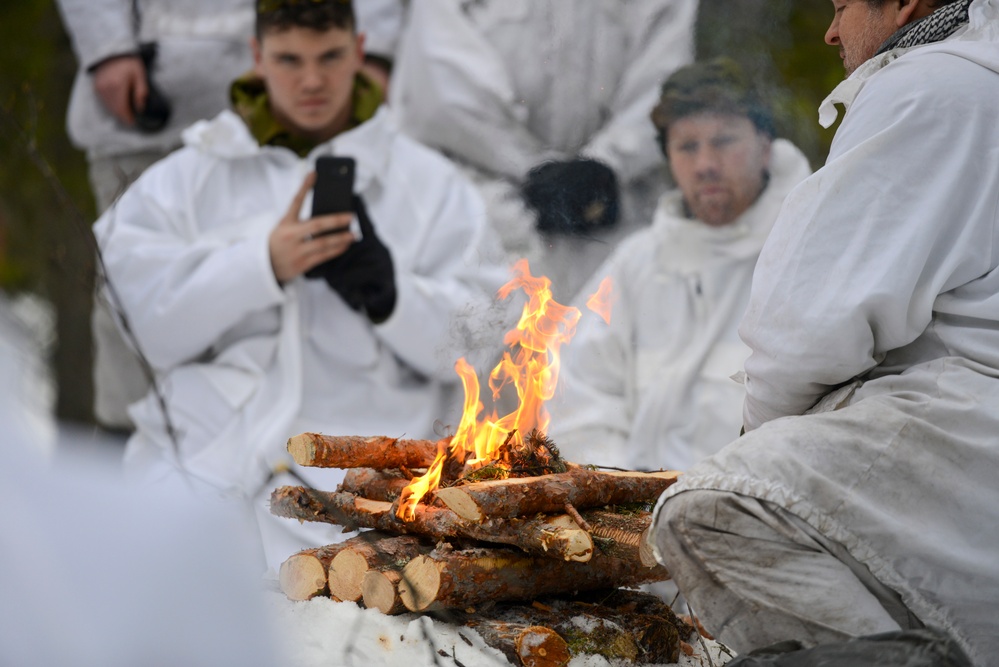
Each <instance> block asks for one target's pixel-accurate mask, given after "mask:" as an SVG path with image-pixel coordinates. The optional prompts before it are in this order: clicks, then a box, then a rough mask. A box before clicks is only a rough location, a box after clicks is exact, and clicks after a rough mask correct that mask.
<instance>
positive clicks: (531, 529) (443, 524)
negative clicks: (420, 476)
mask: <svg viewBox="0 0 999 667" xmlns="http://www.w3.org/2000/svg"><path fill="white" fill-rule="evenodd" d="M271 512H272V513H273V514H276V515H277V516H283V517H287V518H291V519H298V520H300V521H322V522H326V523H334V524H338V525H342V526H352V527H359V528H374V529H376V530H380V531H382V532H385V533H396V534H410V535H426V536H428V537H433V538H435V539H450V538H459V537H460V538H467V539H472V540H479V541H482V542H490V543H493V544H508V545H511V546H515V547H518V548H520V549H522V550H524V551H526V552H527V553H531V554H535V555H537V556H542V557H546V558H551V559H555V560H569V561H575V562H586V561H588V560H589V559H590V558H591V557H592V555H593V539H592V538H591V537H590V535H589V534H588V533H587V532H586V531H584V530H582V529H580V528H579V527H577V526H576V524H575V522H574V521H573V520H572V519H571V518H569V517H568V516H566V515H557V516H553V517H549V516H540V517H531V518H529V519H521V518H515V519H508V520H504V519H490V520H489V521H485V522H482V523H470V522H467V521H464V520H462V519H461V518H460V517H458V516H457V515H456V514H455V513H454V512H452V511H451V510H447V509H440V508H436V507H427V506H426V505H418V506H417V508H416V517H415V518H414V520H413V521H402V520H401V519H399V518H398V517H396V515H395V511H394V508H393V506H392V504H391V503H386V502H379V501H372V500H367V499H365V498H357V497H356V496H353V495H351V494H349V493H329V492H326V491H317V490H315V489H306V488H303V487H298V486H285V487H281V488H279V489H275V491H274V492H273V493H272V494H271Z"/></svg>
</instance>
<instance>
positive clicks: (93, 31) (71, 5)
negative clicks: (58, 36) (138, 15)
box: [58, 0, 139, 70]
mask: <svg viewBox="0 0 999 667" xmlns="http://www.w3.org/2000/svg"><path fill="white" fill-rule="evenodd" d="M58 6H59V11H60V13H61V14H62V19H63V23H64V24H65V26H66V30H67V32H69V36H70V39H71V41H72V44H73V50H74V51H75V52H76V57H77V60H78V61H79V63H80V67H81V69H84V70H88V69H90V68H91V67H93V66H94V65H96V64H98V63H99V62H101V61H102V60H105V59H107V58H110V57H111V56H117V55H122V54H128V53H137V52H138V50H139V45H138V41H137V39H136V35H135V33H134V30H133V18H132V2H131V0H58Z"/></svg>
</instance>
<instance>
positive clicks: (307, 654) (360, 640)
mask: <svg viewBox="0 0 999 667" xmlns="http://www.w3.org/2000/svg"><path fill="white" fill-rule="evenodd" d="M274 586H275V589H274V590H271V591H268V592H267V595H266V598H267V604H268V611H269V612H270V614H271V615H272V616H273V618H274V621H275V624H276V627H275V630H276V634H277V636H279V637H281V646H280V647H279V649H280V650H281V651H282V655H283V656H284V660H283V661H282V664H285V665H288V666H289V667H454V666H460V665H463V666H464V667H507V666H508V665H510V664H511V663H510V662H509V660H507V659H506V656H504V655H503V654H502V653H500V652H499V651H497V650H495V649H493V648H490V647H488V646H486V645H485V644H484V643H483V641H482V638H481V637H479V635H478V633H476V632H475V631H474V630H473V629H471V628H466V627H458V626H453V625H448V624H446V623H441V622H439V621H434V620H433V619H431V618H430V617H427V616H420V615H417V614H403V615H401V616H386V615H385V614H382V613H381V612H380V611H378V610H375V609H362V608H360V607H359V606H358V605H356V604H354V603H352V602H334V601H332V600H330V599H329V598H314V599H312V600H309V601H307V602H293V601H291V600H288V599H287V598H286V597H285V596H284V595H283V594H282V593H281V592H280V591H278V590H276V584H274ZM693 648H694V651H695V653H694V655H693V656H689V657H688V656H685V655H683V654H682V653H681V655H680V661H679V662H678V663H675V664H677V665H680V666H681V667H706V666H707V665H710V664H714V665H723V664H725V663H726V662H728V661H729V660H731V659H732V655H730V654H729V652H728V650H727V649H725V647H723V646H722V645H721V644H718V643H717V642H713V641H709V640H705V642H704V648H707V650H708V651H709V655H710V661H709V658H708V657H707V656H706V655H705V654H704V652H703V648H702V647H701V646H697V645H695V646H694V647H693ZM620 664H624V663H620ZM620 664H614V665H613V666H612V663H610V662H609V661H608V660H606V659H605V658H603V657H600V656H593V655H591V656H580V657H576V658H574V659H573V660H572V662H570V663H569V667H620Z"/></svg>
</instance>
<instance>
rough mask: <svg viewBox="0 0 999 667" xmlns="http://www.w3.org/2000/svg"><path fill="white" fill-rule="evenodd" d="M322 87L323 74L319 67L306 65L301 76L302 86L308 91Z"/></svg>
mask: <svg viewBox="0 0 999 667" xmlns="http://www.w3.org/2000/svg"><path fill="white" fill-rule="evenodd" d="M322 85H323V74H322V71H321V70H320V68H319V67H316V66H315V65H307V66H306V67H305V71H304V72H303V74H302V86H303V87H304V88H307V89H309V90H313V89H315V88H319V87H321V86H322Z"/></svg>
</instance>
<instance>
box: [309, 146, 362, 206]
mask: <svg viewBox="0 0 999 667" xmlns="http://www.w3.org/2000/svg"><path fill="white" fill-rule="evenodd" d="M354 168H355V163H354V158H352V157H336V156H333V155H320V156H319V157H318V158H316V184H315V185H314V186H313V187H312V217H313V218H314V217H316V216H317V215H327V214H329V213H347V212H348V211H351V210H353V207H354V204H353V200H354Z"/></svg>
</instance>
